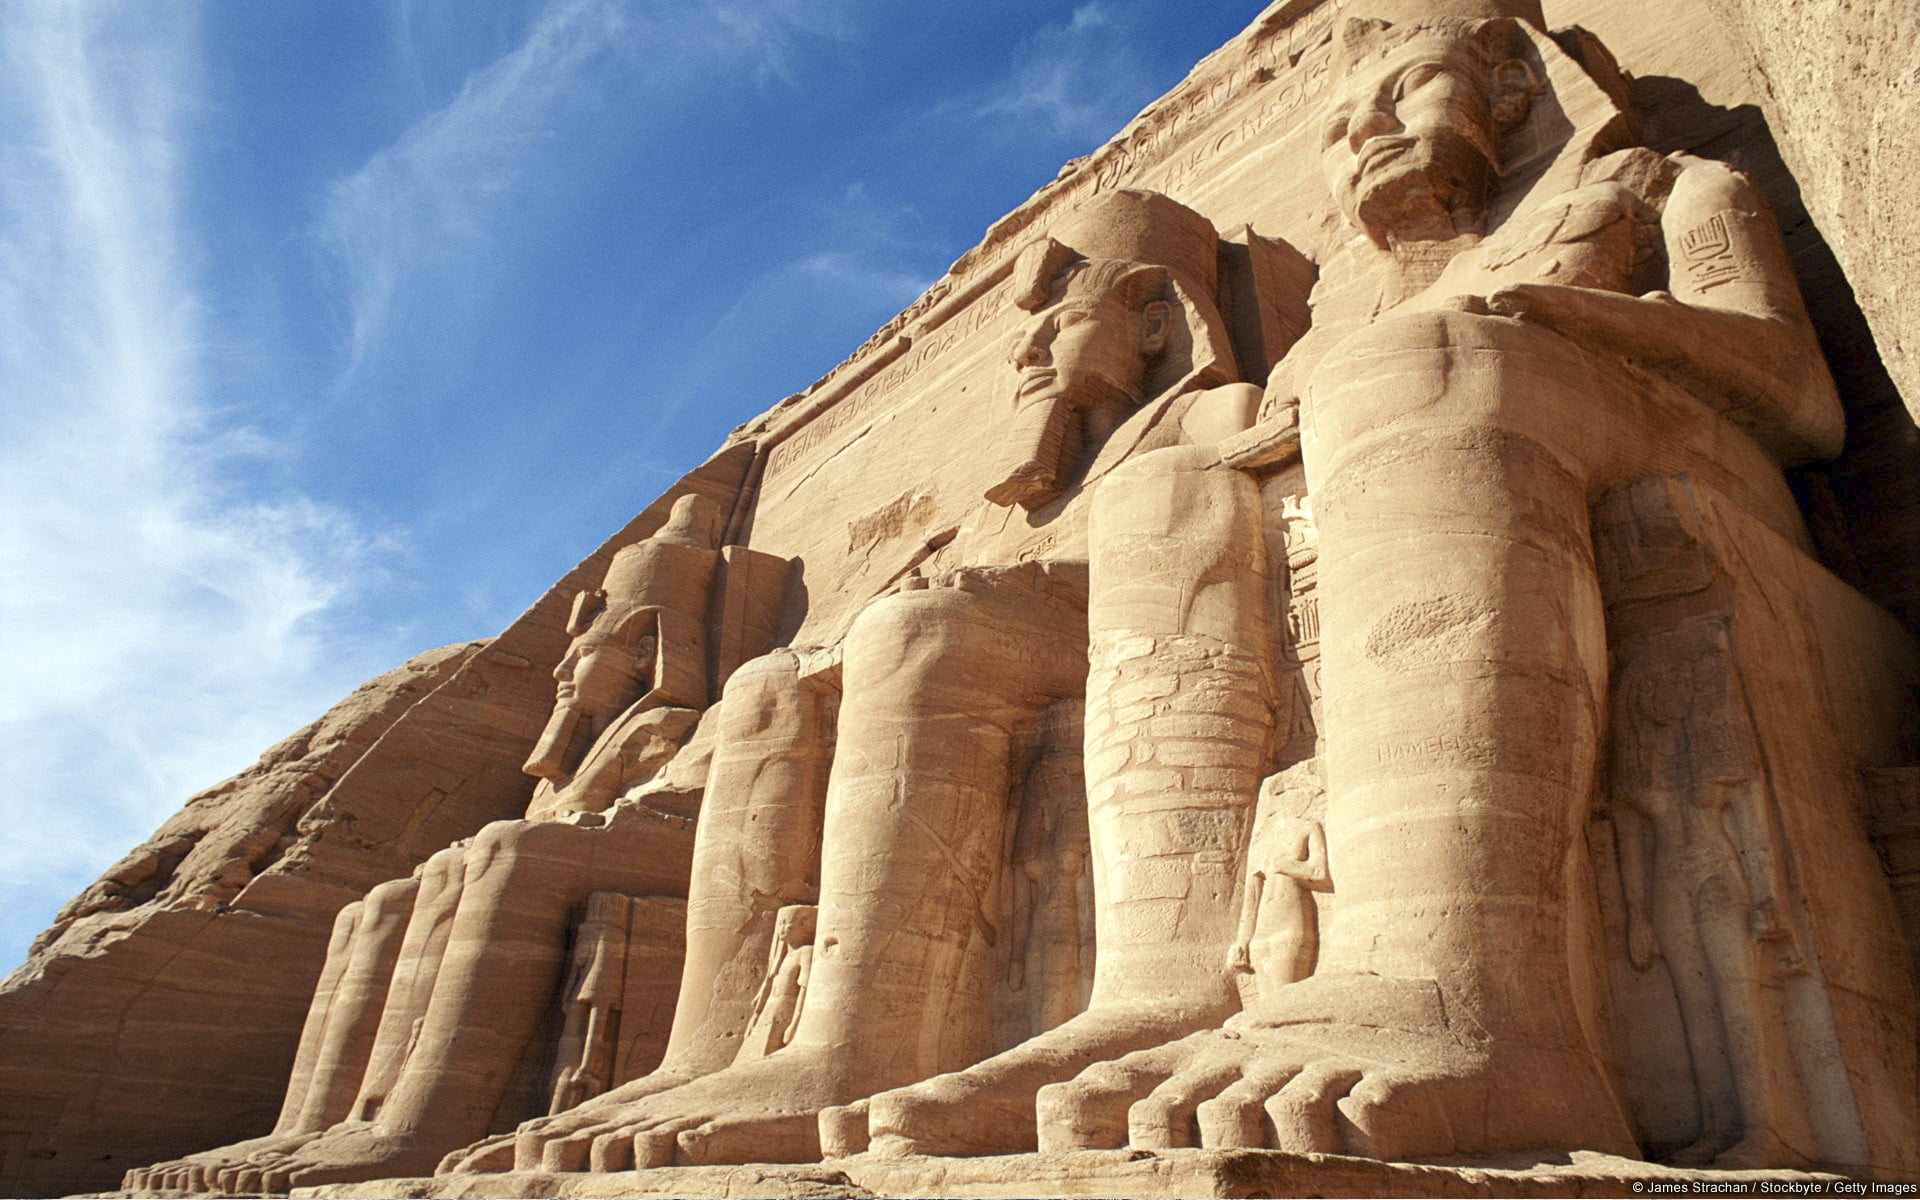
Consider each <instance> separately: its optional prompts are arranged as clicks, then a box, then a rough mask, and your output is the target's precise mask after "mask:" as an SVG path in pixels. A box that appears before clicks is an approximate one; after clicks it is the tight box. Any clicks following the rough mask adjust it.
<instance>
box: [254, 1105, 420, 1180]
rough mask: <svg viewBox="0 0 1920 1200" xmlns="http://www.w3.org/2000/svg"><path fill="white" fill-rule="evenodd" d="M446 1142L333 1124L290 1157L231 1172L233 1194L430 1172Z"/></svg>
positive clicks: (356, 1123)
mask: <svg viewBox="0 0 1920 1200" xmlns="http://www.w3.org/2000/svg"><path fill="white" fill-rule="evenodd" d="M444 1150H445V1144H444V1143H439V1142H434V1141H432V1140H429V1139H426V1138H423V1137H421V1136H420V1135H419V1134H417V1133H394V1132H390V1131H388V1130H387V1129H385V1128H383V1127H382V1126H380V1125H378V1124H375V1123H371V1122H366V1121H354V1122H347V1123H342V1124H339V1125H335V1126H334V1127H333V1128H332V1129H329V1130H327V1131H326V1132H325V1133H323V1134H321V1135H320V1136H319V1137H317V1138H315V1139H314V1140H312V1141H311V1142H308V1143H307V1144H306V1145H304V1146H302V1147H300V1148H299V1149H298V1150H296V1151H294V1152H293V1153H291V1154H286V1155H282V1156H279V1157H278V1158H276V1159H274V1160H272V1161H265V1160H264V1159H262V1160H256V1161H254V1162H251V1163H248V1164H247V1165H246V1166H244V1167H241V1168H239V1169H238V1170H235V1171H234V1172H232V1173H231V1176H230V1178H231V1185H230V1190H231V1191H235V1192H237V1191H240V1190H242V1189H245V1190H251V1191H255V1192H286V1191H291V1190H292V1189H294V1188H297V1187H318V1186H319V1185H321V1184H325V1183H359V1182H362V1181H364V1180H368V1179H386V1178H389V1177H393V1176H400V1175H424V1174H426V1173H427V1172H428V1171H431V1170H432V1169H433V1165H434V1163H436V1162H438V1161H439V1159H440V1155H441V1154H442V1153H443V1152H444Z"/></svg>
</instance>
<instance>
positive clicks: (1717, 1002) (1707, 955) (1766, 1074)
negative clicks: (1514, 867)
mask: <svg viewBox="0 0 1920 1200" xmlns="http://www.w3.org/2000/svg"><path fill="white" fill-rule="evenodd" d="M1737 672H1738V668H1737V666H1736V665H1735V663H1734V660H1733V647H1732V643H1731V640H1730V639H1729V637H1728V634H1727V630H1726V623H1725V620H1724V618H1711V617H1710V618H1705V619H1696V620H1695V621H1693V622H1690V623H1688V624H1684V625H1681V626H1678V627H1675V628H1673V629H1671V630H1663V631H1661V632H1660V633H1658V634H1654V635H1650V636H1646V637H1643V638H1639V639H1636V640H1635V641H1634V642H1633V643H1632V655H1631V657H1629V658H1627V659H1626V660H1625V661H1624V662H1622V663H1621V665H1620V669H1619V671H1618V672H1617V673H1616V676H1615V679H1614V688H1615V697H1614V706H1615V707H1614V712H1615V722H1616V730H1617V733H1616V735H1615V742H1614V771H1613V799H1614V808H1613V820H1614V828H1615V830H1616V833H1617V837H1618V841H1619V852H1620V872H1621V876H1622V883H1623V887H1624V894H1625V899H1626V907H1627V953H1628V955H1629V956H1630V958H1631V960H1632V963H1633V965H1634V967H1635V969H1637V970H1641V971H1645V970H1647V969H1649V968H1651V967H1652V966H1653V965H1654V960H1655V959H1656V958H1660V959H1664V960H1665V961H1666V967H1667V973H1668V975H1669V977H1670V979H1671V980H1672V983H1673V988H1674V992H1675V994H1676V996H1677V997H1678V999H1679V1002H1680V1017H1681V1022H1682V1025H1683V1027H1684V1030H1685V1033H1686V1043H1687V1051H1688V1055H1689V1057H1690V1058H1691V1060H1692V1070H1693V1077H1694V1085H1695V1093H1696V1096H1697V1100H1698V1104H1699V1108H1700V1136H1699V1138H1698V1139H1697V1140H1696V1141H1695V1142H1694V1143H1693V1144H1692V1145H1691V1146H1688V1147H1686V1148H1685V1149H1683V1150H1681V1151H1680V1152H1679V1153H1677V1154H1675V1155H1674V1156H1673V1157H1672V1161H1673V1162H1674V1163H1676V1164H1677V1165H1682V1166H1687V1165H1692V1166H1699V1165H1702V1164H1705V1163H1709V1162H1711V1163H1717V1164H1719V1165H1721V1166H1725V1167H1733V1166H1742V1165H1745V1166H1778V1165H1781V1164H1783V1163H1791V1162H1794V1161H1796V1160H1799V1161H1804V1155H1803V1154H1802V1153H1801V1152H1798V1151H1795V1150H1794V1149H1792V1148H1791V1147H1792V1146H1795V1145H1798V1146H1802V1147H1804V1146H1808V1145H1812V1144H1813V1139H1812V1137H1811V1135H1810V1133H1809V1132H1808V1128H1807V1124H1808V1123H1807V1115H1806V1112H1805V1111H1804V1105H1805V1100H1804V1096H1805V1094H1806V1092H1805V1088H1804V1087H1803V1085H1802V1083H1801V1081H1800V1079H1799V1077H1798V1074H1797V1072H1796V1071H1795V1068H1794V1064H1793V1061H1792V1057H1791V1054H1790V1051H1789V1049H1788V1046H1787V1042H1786V1039H1787V1037H1788V1031H1789V1025H1788V1022H1787V1018H1786V1014H1785V1012H1784V1011H1783V1010H1782V1007H1781V1004H1780V992H1781V983H1782V982H1783V976H1784V975H1785V974H1788V973H1804V972H1805V970H1806V967H1805V963H1804V955H1803V954H1802V953H1801V952H1800V951H1799V950H1798V949H1797V947H1796V943H1797V941H1798V938H1797V935H1796V932H1795V930H1794V926H1793V923H1792V921H1791V920H1790V917H1789V914H1788V912H1787V909H1788V906H1790V905H1791V904H1792V903H1793V897H1792V895H1791V893H1790V892H1789V891H1788V889H1787V887H1786V883H1785V873H1784V870H1783V868H1782V864H1781V862H1780V856H1781V854H1782V852H1783V851H1784V849H1785V847H1784V846H1782V845H1780V844H1779V836H1778V829H1779V822H1778V819H1777V818H1776V817H1774V816H1773V814H1772V811H1771V810H1772V806H1773V798H1772V796H1771V795H1769V794H1768V781H1767V777H1766V772H1765V767H1764V766H1763V764H1762V761H1761V756H1760V750H1759V747H1758V745H1757V743H1756V741H1755V738H1754V730H1753V724H1752V720H1751V717H1750V716H1749V713H1748V711H1747V703H1746V699H1745V696H1744V695H1743V691H1744V689H1743V687H1742V685H1741V681H1740V679H1739V676H1738V673H1737ZM1783 1133H1784V1134H1786V1135H1787V1136H1786V1137H1782V1134H1783Z"/></svg>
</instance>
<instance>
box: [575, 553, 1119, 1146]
mask: <svg viewBox="0 0 1920 1200" xmlns="http://www.w3.org/2000/svg"><path fill="white" fill-rule="evenodd" d="M1080 622H1081V617H1080V613H1079V607H1078V597H1077V596H1072V595H1068V596H1062V595H1060V594H1057V592H1056V590H1054V589H1053V588H1052V587H1051V585H1049V584H1048V583H1047V578H1046V576H1045V573H1044V572H1041V571H1040V570H1038V569H1037V568H1015V569H1012V570H1010V571H1006V572H993V571H981V572H967V573H964V574H963V575H961V576H960V577H958V578H956V579H955V580H954V581H953V586H936V587H931V588H925V589H920V590H914V591H907V592H902V593H898V594H895V595H892V596H888V597H884V598H882V599H881V600H878V601H876V602H875V603H874V604H873V605H871V606H869V608H868V609H867V610H866V611H865V612H864V613H862V615H861V616H860V617H859V619H858V620H856V621H855V623H854V626H853V628H852V630H851V631H850V632H849V634H848V635H847V640H846V645H845V660H844V667H843V679H844V694H845V697H846V699H845V701H844V702H843V704H842V706H841V710H840V719H839V726H838V740H837V745H836V749H835V757H834V762H833V769H832V773H831V777H830V782H829V785H828V789H827V808H826V823H825V827H824V847H825V849H824V854H823V861H822V867H821V896H820V917H819V929H818V933H817V937H816V940H815V943H814V946H815V949H814V958H813V967H812V975H811V978H810V981H809V984H808V989H807V996H806V1001H805V1005H804V1007H803V1009H802V1012H801V1016H800V1020H799V1025H798V1027H797V1029H796V1031H795V1034H794V1038H793V1041H792V1042H791V1043H790V1044H789V1045H788V1046H786V1047H785V1048H783V1049H782V1050H780V1051H779V1052H778V1053H777V1054H774V1055H771V1056H769V1057H767V1058H764V1059H760V1060H757V1061H752V1062H747V1063H742V1064H739V1065H736V1066H733V1067H730V1068H728V1069H727V1070H725V1071H721V1072H717V1073H715V1074H712V1075H709V1076H707V1077H705V1078H703V1079H700V1080H696V1081H695V1082H693V1083H690V1084H688V1085H686V1086H685V1087H682V1088H678V1089H675V1090H674V1091H671V1092H666V1093H662V1094H660V1095H657V1096H653V1097H648V1098H645V1099H641V1100H638V1101H636V1102H634V1103H633V1104H632V1105H630V1106H628V1108H627V1110H626V1111H625V1112H623V1113H621V1114H620V1115H619V1116H618V1117H616V1118H614V1119H611V1120H608V1121H607V1122H605V1123H604V1124H602V1125H601V1126H598V1127H594V1128H588V1129H584V1130H581V1131H579V1132H578V1133H577V1134H575V1135H573V1136H572V1137H570V1138H567V1139H562V1140H555V1141H549V1142H548V1143H547V1145H546V1147H545V1149H544V1151H543V1158H542V1165H543V1166H545V1167H547V1168H548V1169H568V1170H578V1169H581V1168H583V1167H586V1166H589V1165H591V1166H592V1167H593V1168H594V1169H597V1170H617V1169H622V1168H624V1167H626V1166H628V1165H629V1164H637V1165H641V1166H656V1165H664V1164H665V1163H668V1162H673V1161H684V1162H725V1161H734V1162H741V1161H805V1160H808V1159H812V1158H814V1157H817V1156H818V1154H819V1135H818V1132H817V1124H816V1115H817V1114H818V1113H819V1112H820V1111H821V1110H822V1109H823V1108H826V1107H828V1106H832V1105H840V1104H845V1103H847V1102H848V1101H852V1100H856V1099H859V1098H861V1097H864V1096H867V1095H869V1094H871V1093H872V1092H874V1091H877V1090H879V1089H881V1088H883V1087H891V1086H898V1085H900V1084H902V1083H907V1082H910V1081H912V1080H915V1079H921V1078H925V1077H926V1076H928V1075H932V1074H935V1073H937V1072H939V1071H941V1070H950V1069H953V1068H955V1067H958V1066H961V1065H964V1064H965V1063H967V1062H970V1061H973V1060H976V1059H978V1058H980V1057H982V1056H983V1055H984V1054H986V1053H987V1052H988V1050H989V1049H990V1041H991V1032H992V1031H991V1029H990V1027H989V1017H990V1014H991V1012H992V1008H993V1006H992V1005H991V1004H990V1003H989V999H990V997H991V994H992V991H993V989H994V988H995V987H996V986H997V978H998V973H997V971H996V970H995V969H994V968H995V964H996V962H997V958H998V956H997V955H995V954H992V953H989V952H988V950H987V948H988V947H990V946H991V945H992V944H993V943H994V942H995V941H996V940H997V939H998V938H1000V937H1002V936H1004V931H1003V930H1001V929H999V928H997V927H996V925H995V921H996V918H997V897H998V894H999V889H1000V877H999V873H1000V871H1001V869H1002V865H1003V861H1002V860H1003V858H1004V853H1005V848H1004V841H1005V833H1006V821H1007V819H1008V812H1007V810H1008V803H1007V801H1008V792H1009V788H1010V786H1011V778H1010V775H1011V771H1010V768H1011V759H1012V755H1013V749H1014V745H1015V741H1016V729H1017V728H1020V727H1022V726H1023V725H1025V724H1031V723H1033V722H1037V721H1038V720H1039V718H1040V715H1041V713H1042V712H1043V711H1044V710H1045V708H1046V706H1047V704H1048V703H1050V702H1051V701H1053V700H1055V699H1058V698H1060V697H1062V696H1063V695H1067V694H1072V693H1075V692H1077V691H1078V690H1079V688H1080V687H1081V686H1082V681H1083V680H1084V677H1085V671H1086V659H1085V652H1084V642H1083V641H1081V640H1080V629H1081V628H1083V627H1082V626H1081V624H1080Z"/></svg>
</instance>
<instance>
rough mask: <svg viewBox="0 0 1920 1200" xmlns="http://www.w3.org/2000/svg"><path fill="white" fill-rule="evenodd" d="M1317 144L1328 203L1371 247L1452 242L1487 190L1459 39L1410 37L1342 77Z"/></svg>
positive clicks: (1475, 81) (1482, 109)
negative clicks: (1436, 240) (1441, 240)
mask: <svg viewBox="0 0 1920 1200" xmlns="http://www.w3.org/2000/svg"><path fill="white" fill-rule="evenodd" d="M1321 139H1322V140H1321V146H1322V155H1321V164H1322V167H1323V169H1324V170H1325V171H1326V175H1327V182H1328V185H1329V186H1330V187H1331V188H1332V190H1333V196H1334V199H1335V200H1336V201H1338V203H1339V205H1340V208H1341V211H1343V212H1344V213H1346V214H1347V217H1348V219H1349V220H1351V221H1353V222H1354V223H1355V224H1356V225H1358V226H1359V227H1361V228H1362V229H1364V230H1366V231H1367V232H1368V233H1369V234H1370V235H1372V236H1373V237H1374V239H1375V240H1376V241H1383V242H1384V241H1387V240H1389V239H1391V240H1401V241H1408V240H1416V239H1423V238H1429V237H1448V236H1452V234H1453V233H1455V232H1460V231H1461V229H1460V221H1459V220H1457V219H1455V218H1456V214H1462V215H1464V214H1472V215H1474V216H1475V217H1476V218H1477V214H1478V213H1479V212H1481V211H1483V210H1484V208H1485V206H1486V203H1487V199H1488V195H1489V193H1490V191H1491V189H1492V184H1493V180H1494V175H1495V172H1494V165H1493V161H1492V160H1493V153H1494V150H1493V147H1494V146H1495V144H1496V143H1495V138H1494V122H1493V114H1492V106H1491V104H1490V102H1489V100H1488V89H1487V76H1486V69H1485V67H1484V66H1483V65H1482V64H1481V62H1480V61H1479V59H1478V58H1477V57H1476V55H1475V54H1474V52H1473V49H1472V46H1471V45H1470V44H1469V42H1468V41H1467V39H1466V38H1464V37H1456V38H1452V39H1448V38H1445V37H1443V36H1440V35H1416V36H1415V37H1413V38H1412V39H1410V40H1408V41H1406V42H1403V43H1402V44H1400V45H1398V46H1396V47H1394V48H1392V49H1391V50H1388V51H1386V52H1385V53H1384V54H1379V55H1375V56H1372V57H1369V58H1366V59H1364V60H1363V61H1361V62H1360V63H1358V64H1356V65H1354V66H1353V67H1351V68H1349V69H1348V71H1347V72H1346V74H1345V75H1344V77H1343V78H1341V79H1340V81H1339V82H1338V83H1337V84H1336V85H1335V86H1334V89H1333V92H1332V94H1331V96H1330V97H1329V99H1328V105H1327V115H1326V123H1325V125H1324V126H1323V128H1322V133H1321Z"/></svg>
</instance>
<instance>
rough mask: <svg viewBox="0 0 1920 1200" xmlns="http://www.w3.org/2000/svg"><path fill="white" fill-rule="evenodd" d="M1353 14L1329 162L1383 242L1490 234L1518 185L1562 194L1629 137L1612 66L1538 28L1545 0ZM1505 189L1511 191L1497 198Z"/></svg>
mask: <svg viewBox="0 0 1920 1200" xmlns="http://www.w3.org/2000/svg"><path fill="white" fill-rule="evenodd" d="M1348 11H1349V13H1350V14H1351V15H1349V17H1348V19H1347V20H1346V22H1345V23H1344V24H1343V25H1342V26H1341V27H1340V29H1339V31H1338V34H1337V36H1336V39H1335V46H1334V58H1333V71H1332V79H1331V83H1330V85H1329V89H1328V93H1327V98H1326V102H1325V106H1324V109H1323V113H1322V118H1321V124H1320V126H1319V134H1320V146H1321V166H1322V169H1323V170H1324V172H1325V174H1326V177H1327V183H1328V186H1329V188H1330V190H1331V191H1332V193H1333V198H1334V200H1335V201H1336V203H1337V204H1338V205H1339V207H1340V210H1341V212H1342V213H1343V214H1344V215H1345V216H1346V218H1347V219H1348V221H1349V222H1351V223H1352V224H1353V226H1354V227H1356V228H1357V229H1359V230H1361V231H1362V232H1364V233H1365V234H1366V235H1367V236H1368V238H1369V239H1371V240H1372V241H1373V243H1374V244H1375V245H1377V246H1380V247H1383V248H1386V247H1391V246H1395V245H1406V244H1409V243H1415V242H1435V241H1446V240H1450V239H1453V238H1456V237H1461V236H1463V235H1478V234H1481V233H1484V232H1487V231H1488V225H1489V223H1490V219H1491V218H1492V217H1493V214H1494V210H1495V209H1496V207H1502V206H1504V209H1506V210H1511V209H1512V208H1514V207H1517V206H1521V198H1520V196H1519V192H1521V191H1535V192H1537V193H1538V194H1540V195H1548V194H1552V193H1553V192H1555V191H1559V190H1564V189H1565V188H1567V187H1570V186H1572V185H1573V184H1574V183H1575V182H1576V181H1577V176H1578V171H1579V166H1580V164H1582V163H1584V162H1586V161H1589V160H1591V159H1592V158H1594V157H1597V156H1598V155H1600V154H1604V153H1608V152H1611V151H1612V150H1615V149H1619V148H1621V147H1622V146H1623V145H1626V144H1629V143H1630V142H1631V139H1632V130H1633V120H1632V117H1631V114H1630V113H1628V112H1626V111H1625V110H1624V107H1623V101H1624V96H1625V84H1624V81H1623V80H1621V79H1620V78H1619V77H1618V72H1617V68H1615V66H1614V65H1613V63H1612V61H1611V59H1610V58H1609V57H1607V56H1606V54H1605V51H1604V50H1599V49H1598V48H1597V43H1590V47H1591V48H1592V49H1594V50H1595V51H1596V57H1595V58H1594V60H1593V61H1592V62H1591V63H1589V64H1588V65H1589V66H1590V67H1591V68H1592V69H1593V70H1595V71H1597V72H1598V76H1594V75H1590V74H1589V72H1588V69H1587V68H1585V67H1583V66H1582V65H1581V64H1580V63H1579V62H1576V61H1575V60H1574V59H1573V58H1572V57H1570V56H1569V55H1568V54H1567V53H1566V52H1565V51H1564V50H1562V49H1561V48H1560V47H1558V46H1557V45H1556V44H1555V43H1554V42H1553V40H1552V39H1550V38H1548V37H1547V36H1546V35H1545V34H1544V33H1542V32H1541V29H1542V21H1541V17H1540V5H1539V3H1538V0H1368V2H1367V3H1364V4H1356V5H1354V6H1353V7H1352V8H1351V9H1349V10H1348ZM1556 166H1558V167H1560V168H1561V170H1555V169H1554V168H1555V167H1556ZM1568 172H1571V175H1569V174H1568ZM1516 181H1523V182H1524V183H1525V186H1524V187H1517V186H1516ZM1536 185H1538V186H1536ZM1503 190H1504V191H1509V192H1512V193H1513V194H1511V195H1507V196H1505V198H1504V200H1502V198H1501V194H1502V192H1503Z"/></svg>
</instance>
